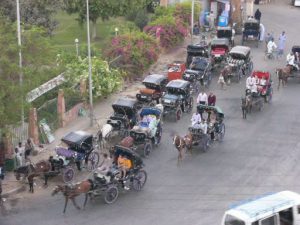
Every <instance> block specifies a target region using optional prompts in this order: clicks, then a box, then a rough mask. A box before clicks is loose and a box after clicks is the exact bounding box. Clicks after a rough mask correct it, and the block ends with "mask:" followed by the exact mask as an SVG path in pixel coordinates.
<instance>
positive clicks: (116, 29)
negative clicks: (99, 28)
mask: <svg viewBox="0 0 300 225" xmlns="http://www.w3.org/2000/svg"><path fill="white" fill-rule="evenodd" d="M118 32H119V28H117V27H116V28H115V35H116V36H117V35H118Z"/></svg>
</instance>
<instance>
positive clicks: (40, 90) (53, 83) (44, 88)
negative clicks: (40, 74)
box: [26, 73, 65, 103]
mask: <svg viewBox="0 0 300 225" xmlns="http://www.w3.org/2000/svg"><path fill="white" fill-rule="evenodd" d="M64 82H65V78H64V75H63V73H62V74H60V75H58V76H57V77H55V78H53V79H52V80H49V81H47V82H46V83H44V84H42V85H41V86H39V87H37V88H36V89H33V90H32V91H30V92H29V93H28V94H27V96H26V101H27V102H29V103H30V102H33V101H34V100H35V99H37V98H38V97H40V96H42V95H43V94H45V93H46V92H48V91H50V90H52V89H53V88H55V87H57V86H59V85H61V84H62V83H64Z"/></svg>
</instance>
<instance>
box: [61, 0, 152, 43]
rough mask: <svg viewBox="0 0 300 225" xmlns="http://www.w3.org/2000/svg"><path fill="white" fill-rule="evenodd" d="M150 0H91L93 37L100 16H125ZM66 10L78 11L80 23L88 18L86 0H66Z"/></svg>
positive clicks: (90, 11) (69, 11)
mask: <svg viewBox="0 0 300 225" xmlns="http://www.w3.org/2000/svg"><path fill="white" fill-rule="evenodd" d="M149 1H150V0H101V1H99V0H89V14H90V18H89V19H90V21H91V22H92V23H93V29H92V30H93V31H92V38H93V39H95V38H96V35H97V30H96V25H97V20H98V19H99V18H101V19H102V21H104V20H108V19H109V18H110V17H116V16H124V15H126V14H128V13H129V12H132V11H134V12H136V10H137V9H139V8H141V9H144V8H145V7H146V6H147V4H148V3H149ZM64 9H65V10H66V12H68V13H70V14H72V13H78V18H77V19H78V21H79V23H81V24H82V23H83V22H84V21H85V20H86V1H85V0H64Z"/></svg>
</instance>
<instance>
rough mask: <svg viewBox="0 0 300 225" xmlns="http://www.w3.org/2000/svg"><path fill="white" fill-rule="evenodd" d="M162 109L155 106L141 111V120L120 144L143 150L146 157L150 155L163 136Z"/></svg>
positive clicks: (136, 150) (137, 150)
mask: <svg viewBox="0 0 300 225" xmlns="http://www.w3.org/2000/svg"><path fill="white" fill-rule="evenodd" d="M161 115H162V111H161V110H160V109H158V108H154V107H144V108H142V110H141V111H140V113H139V118H140V119H139V122H138V123H137V124H136V125H135V126H134V127H133V128H132V129H131V131H130V132H129V136H128V137H125V138H124V139H123V140H122V141H121V143H120V145H121V146H124V147H128V148H130V149H132V150H134V151H135V152H139V151H140V150H142V152H143V155H144V157H148V156H149V154H150V152H151V151H152V148H153V146H156V145H158V144H159V143H160V141H161V137H162V123H161Z"/></svg>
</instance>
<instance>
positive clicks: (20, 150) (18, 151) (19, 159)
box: [15, 142, 24, 167]
mask: <svg viewBox="0 0 300 225" xmlns="http://www.w3.org/2000/svg"><path fill="white" fill-rule="evenodd" d="M23 157H24V147H23V146H22V142H19V144H18V146H17V147H16V148H15V160H16V165H17V167H18V166H23V162H24V160H23Z"/></svg>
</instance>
